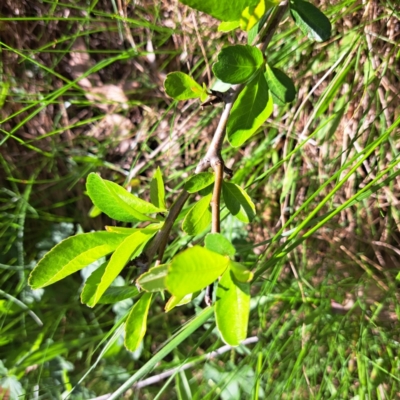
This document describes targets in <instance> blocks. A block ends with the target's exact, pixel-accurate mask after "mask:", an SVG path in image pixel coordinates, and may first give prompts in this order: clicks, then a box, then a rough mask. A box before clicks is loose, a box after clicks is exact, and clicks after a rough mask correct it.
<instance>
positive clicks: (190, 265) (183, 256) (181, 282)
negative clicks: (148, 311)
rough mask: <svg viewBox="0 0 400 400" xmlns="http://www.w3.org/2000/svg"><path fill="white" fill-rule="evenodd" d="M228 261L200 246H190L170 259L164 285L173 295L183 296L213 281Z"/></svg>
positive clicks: (226, 265) (224, 268)
mask: <svg viewBox="0 0 400 400" xmlns="http://www.w3.org/2000/svg"><path fill="white" fill-rule="evenodd" d="M228 263H229V259H228V258H227V257H223V256H221V255H219V254H217V253H214V252H212V251H210V250H207V249H205V248H203V247H200V246H194V247H191V248H190V249H187V250H185V251H183V252H182V253H179V254H178V255H176V256H175V257H174V258H173V259H172V262H171V264H170V266H169V268H168V274H167V277H166V278H165V285H166V286H167V289H168V291H169V292H170V293H171V294H173V295H174V296H176V297H184V296H186V295H187V294H190V293H194V292H197V291H199V290H202V289H204V288H205V287H206V286H208V285H210V284H211V283H213V282H214V281H215V280H216V279H217V278H218V277H219V276H221V275H222V273H223V272H224V271H225V270H226V268H227V267H228Z"/></svg>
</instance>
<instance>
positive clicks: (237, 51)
mask: <svg viewBox="0 0 400 400" xmlns="http://www.w3.org/2000/svg"><path fill="white" fill-rule="evenodd" d="M263 63H264V57H263V55H262V53H261V50H259V49H258V48H257V47H252V46H248V45H245V46H241V45H237V46H228V47H225V48H223V49H222V50H221V51H220V53H219V54H218V61H217V62H216V63H215V64H214V65H213V67H212V70H213V72H214V74H215V76H216V77H217V78H218V79H221V81H222V82H226V83H232V84H236V83H244V82H247V81H248V80H249V79H250V78H251V77H252V76H253V75H254V74H255V73H256V72H257V71H258V70H259V69H260V68H261V66H262V65H263Z"/></svg>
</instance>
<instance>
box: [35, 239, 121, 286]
mask: <svg viewBox="0 0 400 400" xmlns="http://www.w3.org/2000/svg"><path fill="white" fill-rule="evenodd" d="M125 239H126V235H120V234H117V233H111V232H90V233H82V234H80V235H76V236H71V237H69V238H67V239H65V240H63V241H62V242H60V243H59V244H57V245H56V246H55V247H53V248H52V249H51V250H50V251H49V252H48V253H47V254H46V255H45V256H44V257H43V258H42V259H41V260H40V261H39V263H38V264H37V266H36V267H35V269H34V270H33V271H32V272H31V274H30V278H29V285H30V286H31V287H32V289H39V288H41V287H45V286H48V285H51V284H52V283H54V282H57V281H59V280H61V279H63V278H65V277H66V276H68V275H71V274H73V273H74V272H76V271H79V270H81V269H82V268H84V267H86V266H88V265H89V264H91V263H92V262H94V261H96V260H98V259H99V258H101V257H104V256H106V255H107V254H110V253H112V252H113V251H114V250H115V249H116V248H117V247H118V246H119V245H120V244H121V243H122V242H123V241H124V240H125Z"/></svg>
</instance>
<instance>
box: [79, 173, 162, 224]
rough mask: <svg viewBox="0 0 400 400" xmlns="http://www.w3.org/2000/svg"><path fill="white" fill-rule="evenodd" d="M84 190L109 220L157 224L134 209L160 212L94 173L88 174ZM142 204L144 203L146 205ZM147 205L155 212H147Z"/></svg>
mask: <svg viewBox="0 0 400 400" xmlns="http://www.w3.org/2000/svg"><path fill="white" fill-rule="evenodd" d="M86 189H87V192H88V195H89V197H90V198H91V200H92V202H93V204H94V205H95V206H97V207H98V208H100V210H101V211H103V212H104V213H105V214H107V215H108V216H109V217H110V218H113V219H115V220H117V221H123V222H136V221H153V222H157V220H155V219H154V218H151V217H148V216H146V215H143V214H142V212H140V211H137V208H136V207H139V208H141V209H146V212H157V211H160V210H158V209H157V208H156V207H154V206H153V205H152V204H150V203H147V202H145V201H143V200H141V199H139V198H138V197H136V196H134V195H133V194H131V193H129V192H128V191H127V190H125V189H124V188H122V187H121V186H119V185H117V184H115V183H113V182H110V181H106V180H104V179H102V178H101V177H100V176H99V175H97V174H95V173H91V174H89V176H88V178H87V181H86ZM143 203H146V205H144V204H143ZM147 205H149V206H150V207H153V208H155V209H156V210H157V211H149V208H148V207H147Z"/></svg>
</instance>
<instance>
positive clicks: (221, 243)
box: [205, 233, 236, 257]
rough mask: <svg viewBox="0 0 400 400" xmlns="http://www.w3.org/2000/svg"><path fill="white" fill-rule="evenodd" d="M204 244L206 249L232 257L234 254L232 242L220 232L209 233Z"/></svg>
mask: <svg viewBox="0 0 400 400" xmlns="http://www.w3.org/2000/svg"><path fill="white" fill-rule="evenodd" d="M205 246H206V248H207V249H208V250H211V251H213V252H214V253H218V254H221V255H222V256H228V257H234V256H235V254H236V250H235V248H234V247H233V246H232V243H231V242H230V241H229V240H228V239H227V238H225V237H224V236H222V235H221V234H220V233H209V234H208V235H207V236H206V240H205Z"/></svg>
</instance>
